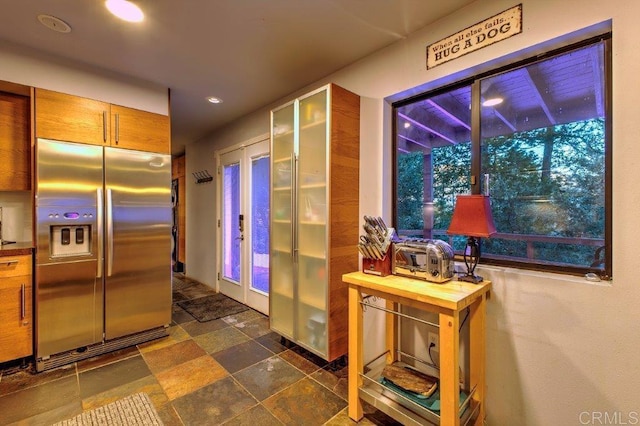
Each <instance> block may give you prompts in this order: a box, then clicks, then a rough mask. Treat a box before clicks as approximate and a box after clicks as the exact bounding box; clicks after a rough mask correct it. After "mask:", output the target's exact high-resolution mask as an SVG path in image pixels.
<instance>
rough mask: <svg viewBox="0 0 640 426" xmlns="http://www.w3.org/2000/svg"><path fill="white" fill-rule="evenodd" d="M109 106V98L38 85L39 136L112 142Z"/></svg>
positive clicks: (66, 139) (83, 141)
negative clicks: (104, 98)
mask: <svg viewBox="0 0 640 426" xmlns="http://www.w3.org/2000/svg"><path fill="white" fill-rule="evenodd" d="M109 109H110V106H109V104H108V103H106V102H100V101H96V100H93V99H86V98H81V97H78V96H73V95H67V94H64V93H58V92H52V91H50V90H45V89H36V102H35V117H36V119H35V120H36V123H35V125H36V137H38V138H44V139H54V140H59V141H67V142H79V143H86V144H92V145H108V141H109V125H108V115H109Z"/></svg>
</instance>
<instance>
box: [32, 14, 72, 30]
mask: <svg viewBox="0 0 640 426" xmlns="http://www.w3.org/2000/svg"><path fill="white" fill-rule="evenodd" d="M38 21H40V23H41V24H42V25H44V26H45V27H47V28H49V29H50V30H53V31H57V32H59V33H70V32H71V27H70V26H69V24H67V23H66V22H64V21H63V20H62V19H59V18H56V17H55V16H51V15H38Z"/></svg>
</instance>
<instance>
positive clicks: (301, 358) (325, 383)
mask: <svg viewBox="0 0 640 426" xmlns="http://www.w3.org/2000/svg"><path fill="white" fill-rule="evenodd" d="M173 290H174V292H173V296H174V305H173V322H172V324H171V327H170V329H169V336H168V337H165V338H162V339H158V340H156V341H153V342H148V343H144V344H140V345H138V346H136V347H131V348H126V349H122V350H119V351H116V352H113V353H110V354H105V355H102V356H99V357H95V358H91V359H87V360H83V361H79V362H76V363H74V364H71V365H68V366H64V367H60V368H57V369H54V370H50V371H45V372H42V373H38V374H35V373H33V366H32V365H27V366H26V367H24V366H20V365H10V364H9V365H8V364H4V365H0V368H2V369H1V370H0V425H6V424H16V425H50V424H52V423H54V422H57V421H60V420H64V419H67V418H70V417H73V416H75V415H77V414H79V413H81V412H82V411H83V410H90V409H93V408H96V407H99V406H102V405H105V404H108V403H110V402H113V401H115V400H117V399H120V398H123V397H125V396H127V395H131V394H133V393H137V392H146V393H147V394H148V395H149V396H150V398H151V400H152V401H153V404H154V406H155V407H156V410H157V411H158V413H159V414H160V416H161V418H162V420H163V422H164V424H165V425H167V426H171V425H187V426H190V425H222V424H224V425H251V426H269V425H282V424H285V425H323V424H324V425H349V424H353V423H354V422H352V421H351V420H350V419H349V416H348V414H347V368H346V366H343V365H340V364H339V363H333V364H328V363H326V362H325V361H323V360H321V359H320V358H318V357H317V356H315V355H313V354H311V353H309V352H307V351H305V350H304V349H302V348H300V347H297V346H295V345H287V346H283V345H282V342H281V339H280V337H279V336H278V335H277V334H275V333H273V332H271V331H270V330H269V321H268V318H267V317H266V316H264V315H263V314H261V313H259V312H256V311H254V310H251V309H249V310H247V311H244V312H241V313H239V314H236V315H231V316H228V317H225V318H222V319H217V320H213V321H208V322H204V323H200V322H198V321H196V320H195V319H194V318H193V317H192V316H191V315H190V314H189V313H187V312H186V311H184V310H183V309H182V308H180V307H179V306H178V305H177V304H176V303H175V302H178V301H181V300H186V299H193V298H197V297H203V296H206V295H208V294H211V293H212V292H213V291H212V290H211V289H210V288H209V287H207V286H205V285H203V284H201V283H198V282H196V281H194V280H191V279H189V278H187V277H184V276H182V275H176V276H175V277H174V280H173ZM365 413H366V414H365V418H364V419H363V420H362V421H360V423H359V424H361V425H371V424H377V425H394V424H397V423H395V422H394V421H393V420H392V419H390V418H389V417H387V416H386V415H384V414H383V413H381V412H379V411H377V410H375V409H374V408H372V407H369V406H368V407H366V409H365Z"/></svg>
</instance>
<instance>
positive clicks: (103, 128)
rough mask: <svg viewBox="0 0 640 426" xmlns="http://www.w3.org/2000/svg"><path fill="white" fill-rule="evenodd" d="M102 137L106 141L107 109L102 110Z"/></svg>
mask: <svg viewBox="0 0 640 426" xmlns="http://www.w3.org/2000/svg"><path fill="white" fill-rule="evenodd" d="M102 139H104V141H105V143H106V142H107V111H102Z"/></svg>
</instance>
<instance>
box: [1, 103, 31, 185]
mask: <svg viewBox="0 0 640 426" xmlns="http://www.w3.org/2000/svg"><path fill="white" fill-rule="evenodd" d="M29 103H30V102H29V97H27V96H20V95H14V94H12V93H4V92H0V158H2V160H3V161H2V167H0V191H28V190H30V189H31V167H30V165H31V142H30V136H29V127H30V126H29V120H30V112H29Z"/></svg>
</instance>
